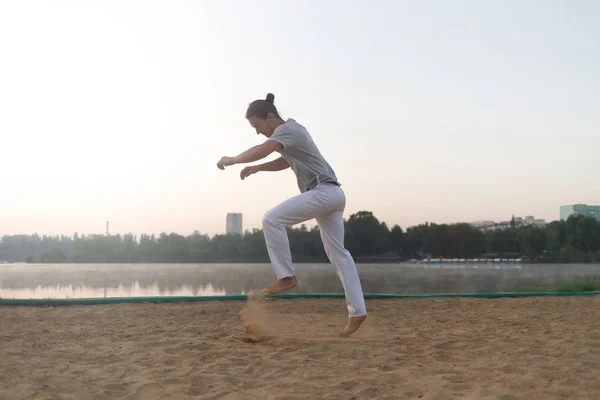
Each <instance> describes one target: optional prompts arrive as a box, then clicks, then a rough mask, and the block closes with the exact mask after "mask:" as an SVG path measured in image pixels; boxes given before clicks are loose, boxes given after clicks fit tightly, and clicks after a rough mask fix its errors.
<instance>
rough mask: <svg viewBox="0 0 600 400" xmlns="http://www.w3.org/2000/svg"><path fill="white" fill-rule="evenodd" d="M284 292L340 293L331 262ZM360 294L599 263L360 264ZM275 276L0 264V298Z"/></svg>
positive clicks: (542, 274) (169, 289) (103, 293)
mask: <svg viewBox="0 0 600 400" xmlns="http://www.w3.org/2000/svg"><path fill="white" fill-rule="evenodd" d="M295 268H296V273H297V277H298V280H299V285H298V287H296V288H295V289H294V290H292V291H290V293H343V289H342V285H341V284H340V282H339V279H338V276H337V274H336V272H335V270H334V268H333V266H332V265H331V264H296V265H295ZM358 269H359V274H360V278H361V282H362V284H363V290H364V292H365V293H476V292H478V293H481V292H488V293H489V292H500V291H506V290H512V289H514V287H515V286H517V285H519V284H522V283H535V284H537V283H541V284H548V283H552V282H556V281H559V280H562V279H571V278H575V277H582V276H590V275H600V265H598V264H500V265H498V264H488V265H485V264H480V265H473V264H463V265H460V264H450V265H441V266H431V265H426V264H410V263H397V264H358ZM274 280H275V275H274V273H273V271H272V269H271V266H270V265H269V264H2V265H0V297H2V298H17V299H40V298H63V299H64V298H104V297H147V296H148V297H150V296H221V295H238V294H246V293H248V292H250V291H252V290H254V289H259V288H263V287H266V286H268V285H269V284H271V283H272V282H273V281H274Z"/></svg>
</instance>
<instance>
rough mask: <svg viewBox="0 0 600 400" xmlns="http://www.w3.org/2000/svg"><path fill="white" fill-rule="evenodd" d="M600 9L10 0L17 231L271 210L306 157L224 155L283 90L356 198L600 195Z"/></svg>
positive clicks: (526, 208)
mask: <svg viewBox="0 0 600 400" xmlns="http://www.w3.org/2000/svg"><path fill="white" fill-rule="evenodd" d="M599 18H600V3H599V2H595V1H591V0H590V1H567V0H565V1H548V0H546V1H533V0H530V1H526V2H523V1H517V0H505V1H497V2H489V1H485V2H483V1H479V0H472V1H459V0H455V1H441V0H439V1H433V0H431V1H418V2H417V1H408V0H405V1H399V0H398V1H366V0H364V1H354V2H350V1H347V0H346V1H342V0H340V1H322V0H319V1H316V0H311V1H305V0H302V1H300V0H298V1H291V0H290V1H288V0H286V1H275V0H268V1H267V0H264V1H249V0H238V1H225V0H214V1H210V2H209V1H173V0H168V1H166V0H165V1H160V2H159V1H148V0H143V1H141V0H140V1H124V0H118V1H109V0H103V1H86V0H77V1H60V0H53V1H20V0H6V1H2V2H0V61H1V62H0V138H1V141H0V143H1V146H0V151H1V152H0V154H1V157H0V178H1V179H0V184H1V186H0V187H1V188H2V190H1V191H0V234H18V233H25V234H30V233H34V232H37V233H39V234H52V235H54V234H65V235H73V233H75V232H79V233H84V234H87V233H103V232H104V230H105V223H106V221H107V220H108V221H110V226H111V229H110V230H111V233H122V234H124V233H129V232H131V233H135V234H140V233H156V234H158V233H160V232H167V233H170V232H176V233H179V234H183V235H187V234H190V233H192V232H193V231H194V230H198V231H200V232H202V233H207V234H209V235H211V236H212V235H214V234H216V233H224V231H225V219H226V214H227V213H228V212H242V213H243V214H244V218H243V222H244V228H245V229H252V228H254V227H256V228H259V227H260V222H261V218H262V215H263V214H264V212H265V211H267V210H268V209H269V208H271V207H273V206H275V205H276V204H277V203H279V202H280V201H283V200H285V199H286V198H288V197H291V196H294V195H296V194H298V189H297V187H296V181H295V178H294V176H293V173H292V171H290V170H286V171H283V172H276V173H269V172H267V173H262V174H261V173H259V174H257V175H253V176H251V177H250V178H249V179H247V180H244V181H241V180H240V179H239V171H240V170H241V169H242V168H243V167H244V165H236V166H233V167H229V168H226V169H225V171H221V170H219V169H217V167H216V162H217V161H218V160H219V158H220V157H221V156H224V155H228V156H233V155H236V154H238V153H240V152H242V151H244V150H246V149H247V148H248V147H251V146H253V145H256V144H259V143H261V142H262V141H263V140H264V138H263V137H262V136H256V134H255V133H254V130H253V129H252V128H251V127H250V125H249V124H248V122H247V121H246V119H245V118H244V114H245V111H246V108H247V106H248V104H249V103H250V102H251V101H252V100H255V99H257V98H264V97H265V95H266V94H267V93H268V92H272V93H274V94H275V104H276V105H277V106H278V108H279V110H280V112H281V114H282V116H283V117H284V118H294V119H296V120H297V121H298V122H299V123H301V124H303V125H305V126H306V127H307V128H308V129H309V131H310V132H311V134H312V136H313V138H314V139H315V141H316V143H317V145H318V146H319V147H320V149H321V151H322V153H323V154H324V156H325V157H326V159H327V160H328V161H329V162H330V164H331V165H332V166H333V168H334V170H335V171H336V173H337V175H338V177H339V179H340V181H341V183H342V185H343V186H342V187H343V188H344V190H345V192H346V196H347V208H346V213H345V216H346V217H348V216H349V215H350V214H352V213H355V212H357V211H360V210H370V211H373V212H374V213H375V216H376V217H378V218H379V219H380V220H381V221H385V222H386V223H387V224H388V225H389V226H390V227H391V226H393V225H394V224H398V225H400V226H401V227H402V228H403V229H406V228H407V227H409V226H411V225H416V224H419V223H422V222H424V221H430V222H437V223H452V222H460V221H475V220H496V221H500V220H508V219H510V217H511V216H512V215H513V214H514V215H515V216H525V215H533V216H535V217H536V218H544V219H546V220H555V219H558V218H559V206H560V205H564V204H572V203H587V204H600V185H599V184H598V183H599V182H600V178H598V174H599V171H600V157H598V150H599V149H600V129H599V127H600V100H599V98H600V72H599V71H600V46H599V45H598V43H599V41H600V25H599V24H598V22H597V21H598V20H599ZM276 157H277V155H272V156H271V157H269V158H268V159H267V160H264V161H268V160H271V159H274V158H276ZM264 161H263V162H264ZM308 225H309V226H312V225H314V223H313V222H311V223H309V224H308Z"/></svg>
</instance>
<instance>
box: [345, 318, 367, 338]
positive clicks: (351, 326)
mask: <svg viewBox="0 0 600 400" xmlns="http://www.w3.org/2000/svg"><path fill="white" fill-rule="evenodd" d="M365 319H367V316H366V315H362V316H360V317H351V318H348V322H346V326H345V327H344V330H343V331H342V332H340V334H339V337H348V336H350V335H352V334H353V333H354V332H356V331H357V330H358V328H360V325H361V324H362V323H363V322H364V321H365Z"/></svg>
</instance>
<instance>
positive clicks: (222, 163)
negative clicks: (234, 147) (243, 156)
mask: <svg viewBox="0 0 600 400" xmlns="http://www.w3.org/2000/svg"><path fill="white" fill-rule="evenodd" d="M232 159H233V157H221V159H220V160H219V162H218V163H217V168H219V169H225V167H226V166H228V165H233V161H232Z"/></svg>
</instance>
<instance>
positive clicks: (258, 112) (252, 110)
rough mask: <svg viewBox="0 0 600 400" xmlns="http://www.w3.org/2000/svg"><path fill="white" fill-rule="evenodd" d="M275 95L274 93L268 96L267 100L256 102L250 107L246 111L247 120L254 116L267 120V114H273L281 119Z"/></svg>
mask: <svg viewBox="0 0 600 400" xmlns="http://www.w3.org/2000/svg"><path fill="white" fill-rule="evenodd" d="M274 102H275V95H274V94H273V93H269V94H267V98H266V99H265V100H254V101H253V102H252V103H250V105H249V106H248V110H247V111H246V119H248V118H250V117H252V116H253V115H254V116H257V117H258V118H262V119H266V118H267V114H269V113H272V114H273V115H274V116H276V117H277V118H281V117H280V116H279V113H278V112H277V108H276V107H275V104H273V103H274Z"/></svg>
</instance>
